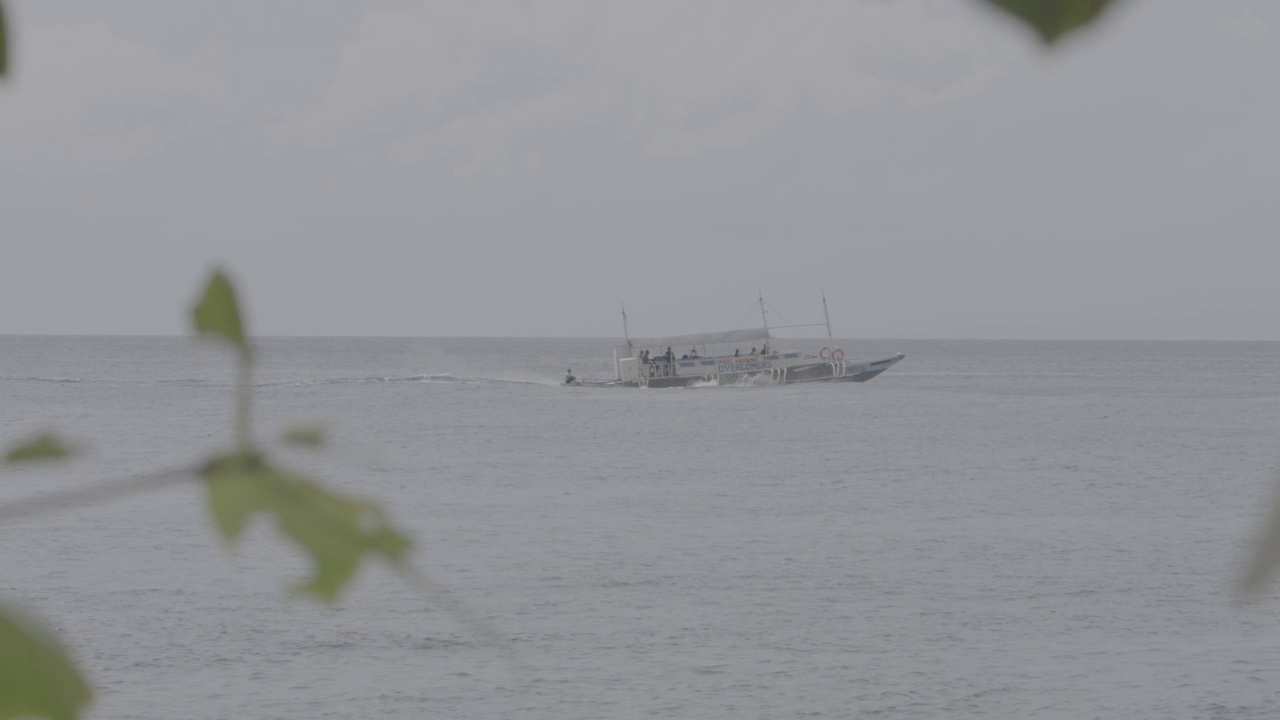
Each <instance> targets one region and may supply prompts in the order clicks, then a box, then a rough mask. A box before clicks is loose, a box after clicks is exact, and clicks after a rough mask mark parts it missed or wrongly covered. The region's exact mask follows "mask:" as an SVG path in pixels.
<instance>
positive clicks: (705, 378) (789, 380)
mask: <svg viewBox="0 0 1280 720" xmlns="http://www.w3.org/2000/svg"><path fill="white" fill-rule="evenodd" d="M905 357H906V355H903V354H898V355H894V356H893V357H888V358H882V359H880V360H872V361H867V362H862V361H859V362H849V361H843V362H813V363H803V364H793V365H789V366H785V367H775V368H769V369H766V370H749V371H744V372H729V373H712V374H708V375H694V374H689V375H679V374H677V375H669V376H659V377H648V378H643V377H642V378H640V379H639V380H636V381H632V382H618V383H611V384H610V385H611V386H613V387H642V388H646V387H647V388H673V387H703V386H725V385H769V384H772V385H793V384H796V383H812V382H866V381H868V380H870V379H872V378H874V377H875V376H877V375H879V374H880V373H882V372H884V371H885V370H888V369H889V368H891V367H893V366H894V365H896V364H898V363H899V362H901V361H902V359H903V358H905Z"/></svg>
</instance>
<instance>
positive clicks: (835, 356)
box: [831, 348, 844, 362]
mask: <svg viewBox="0 0 1280 720" xmlns="http://www.w3.org/2000/svg"><path fill="white" fill-rule="evenodd" d="M843 360H844V351H843V350H841V349H840V348H836V349H835V350H832V351H831V361H832V362H842V361H843Z"/></svg>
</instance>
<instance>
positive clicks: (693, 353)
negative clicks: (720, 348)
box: [689, 348, 698, 360]
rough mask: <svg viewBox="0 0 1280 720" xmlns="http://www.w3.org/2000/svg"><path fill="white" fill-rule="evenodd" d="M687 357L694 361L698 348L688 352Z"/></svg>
mask: <svg viewBox="0 0 1280 720" xmlns="http://www.w3.org/2000/svg"><path fill="white" fill-rule="evenodd" d="M689 357H691V358H694V359H695V360H696V359H697V357H698V348H693V349H692V350H690V351H689Z"/></svg>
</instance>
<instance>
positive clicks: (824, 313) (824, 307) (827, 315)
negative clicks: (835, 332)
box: [822, 290, 836, 345]
mask: <svg viewBox="0 0 1280 720" xmlns="http://www.w3.org/2000/svg"><path fill="white" fill-rule="evenodd" d="M822 317H823V318H824V319H825V320H826V321H827V339H828V340H830V341H831V344H833V345H834V344H835V342H836V339H835V338H833V337H831V314H830V313H828V312H827V291H826V290H823V291H822Z"/></svg>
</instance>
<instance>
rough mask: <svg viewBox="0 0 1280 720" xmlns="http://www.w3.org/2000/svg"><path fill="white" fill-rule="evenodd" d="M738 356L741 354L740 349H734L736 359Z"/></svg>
mask: <svg viewBox="0 0 1280 720" xmlns="http://www.w3.org/2000/svg"><path fill="white" fill-rule="evenodd" d="M738 354H739V350H738V348H734V349H733V356H734V357H738Z"/></svg>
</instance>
